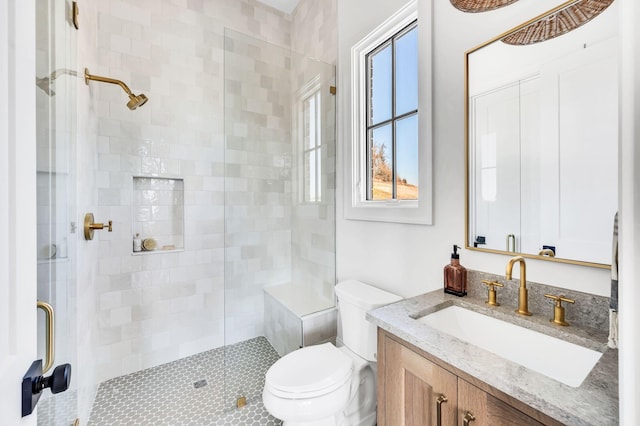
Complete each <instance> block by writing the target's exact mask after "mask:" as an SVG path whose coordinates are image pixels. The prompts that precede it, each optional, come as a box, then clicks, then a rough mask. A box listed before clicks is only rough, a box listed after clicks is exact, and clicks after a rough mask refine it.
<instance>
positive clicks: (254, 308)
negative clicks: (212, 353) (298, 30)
mask: <svg viewBox="0 0 640 426" xmlns="http://www.w3.org/2000/svg"><path fill="white" fill-rule="evenodd" d="M224 63H225V96H224V100H225V175H224V178H225V185H224V189H225V282H224V308H225V312H224V323H225V325H224V340H225V354H224V356H225V360H224V365H225V386H224V388H225V390H224V392H225V398H224V401H225V410H226V411H228V412H229V413H230V414H229V415H233V412H234V411H235V412H236V413H237V412H241V411H242V410H247V409H248V410H250V411H251V413H252V416H253V418H254V419H255V418H257V417H261V418H266V417H267V416H268V415H267V413H266V411H265V410H264V408H263V406H262V390H263V387H264V376H265V373H266V371H267V370H268V368H269V367H270V366H271V365H272V364H273V363H274V362H275V361H276V360H277V359H278V358H279V357H280V356H282V355H284V353H285V352H286V351H283V350H281V348H280V346H281V345H280V343H281V340H280V339H282V340H283V341H286V343H287V344H288V347H289V348H292V349H297V348H299V347H300V346H302V345H303V340H304V331H303V326H302V316H303V315H304V314H309V313H312V312H315V310H319V309H326V308H331V307H332V306H333V305H334V296H333V288H334V284H335V98H334V96H333V93H332V89H331V86H332V85H333V84H334V81H335V67H333V66H332V65H329V64H325V63H321V62H318V61H314V60H311V59H308V58H305V57H304V56H303V55H298V54H295V53H292V52H291V50H290V49H288V48H284V47H281V46H277V45H274V44H270V43H267V42H265V41H262V40H258V39H255V38H253V37H250V36H248V35H245V34H242V33H238V32H235V31H232V30H229V29H227V30H225V59H224ZM276 287H278V288H280V289H284V291H282V292H280V293H283V294H288V295H291V294H295V295H300V297H294V298H293V299H298V300H293V304H294V305H296V306H289V308H287V307H284V308H283V309H284V310H288V311H289V313H288V314H282V315H280V314H277V313H276V315H280V316H279V317H278V318H274V317H273V316H272V314H274V311H273V310H272V309H271V306H272V304H274V303H275V304H278V306H284V305H285V304H286V303H288V302H286V301H277V300H276V301H274V299H273V297H272V296H271V295H267V293H266V292H265V289H266V288H276ZM267 298H268V302H267ZM289 302H291V300H290V301H289ZM307 311H308V312H307ZM289 319H290V321H289ZM265 321H266V322H265ZM267 329H270V330H274V329H277V330H276V331H274V332H273V333H268V332H267ZM245 405H247V406H248V408H244V406H245ZM237 408H241V409H242V410H238V411H236V409H237ZM256 416H257V417H256Z"/></svg>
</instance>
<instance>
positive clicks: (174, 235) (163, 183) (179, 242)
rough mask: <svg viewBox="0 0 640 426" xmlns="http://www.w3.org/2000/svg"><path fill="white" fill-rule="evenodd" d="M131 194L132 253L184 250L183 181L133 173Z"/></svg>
mask: <svg viewBox="0 0 640 426" xmlns="http://www.w3.org/2000/svg"><path fill="white" fill-rule="evenodd" d="M132 197H133V199H132V202H131V210H132V211H131V215H132V218H131V227H132V232H133V235H132V237H133V241H132V242H133V244H132V253H133V254H134V255H140V254H151V253H165V252H168V251H181V250H184V180H183V179H180V178H169V177H156V176H154V177H150V176H134V177H133V195H132ZM138 239H139V240H140V241H139V242H137V241H135V240H138Z"/></svg>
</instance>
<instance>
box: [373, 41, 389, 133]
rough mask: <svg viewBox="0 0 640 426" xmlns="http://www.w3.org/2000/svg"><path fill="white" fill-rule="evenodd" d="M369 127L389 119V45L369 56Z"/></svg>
mask: <svg viewBox="0 0 640 426" xmlns="http://www.w3.org/2000/svg"><path fill="white" fill-rule="evenodd" d="M369 84H370V86H369V88H368V97H369V98H368V99H369V125H374V124H377V123H380V122H382V121H385V120H388V119H390V118H391V96H392V95H391V87H392V84H391V45H388V46H387V47H385V48H384V49H382V50H380V51H378V52H376V53H375V54H373V55H371V56H369Z"/></svg>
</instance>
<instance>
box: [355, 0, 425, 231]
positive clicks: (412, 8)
mask: <svg viewBox="0 0 640 426" xmlns="http://www.w3.org/2000/svg"><path fill="white" fill-rule="evenodd" d="M416 19H417V20H418V25H417V31H418V82H419V84H418V138H419V140H418V171H419V177H418V187H419V196H418V197H419V199H418V200H375V201H374V200H367V172H368V164H367V146H368V144H367V132H366V123H367V99H366V96H367V79H366V75H367V72H366V71H367V61H366V56H367V54H368V53H370V52H371V51H373V50H375V49H376V48H377V47H378V46H380V45H381V44H382V43H384V42H385V41H387V40H388V39H390V38H391V37H393V36H394V35H395V34H397V33H398V32H400V31H401V30H403V29H404V28H405V27H407V25H409V24H411V23H412V22H413V21H415V20H416ZM431 26H432V19H431V2H430V1H421V2H420V4H418V1H417V0H411V1H410V2H409V3H407V4H406V5H405V6H404V7H403V8H402V9H400V10H399V11H398V12H396V13H395V14H394V15H393V16H391V17H390V18H388V19H387V20H386V21H385V22H383V23H382V24H381V25H379V26H378V27H377V28H376V29H374V30H373V31H372V32H371V33H369V34H368V35H367V36H366V37H365V38H363V39H362V40H361V41H360V42H358V43H357V44H356V45H354V46H353V47H352V48H351V134H350V136H351V138H350V139H351V143H350V144H346V145H347V147H346V152H345V154H346V155H345V157H346V158H345V160H346V161H345V162H344V165H345V205H344V209H345V218H347V219H355V220H371V221H380V222H397V223H413V224H422V225H431V224H432V215H433V207H432V206H433V177H432V176H433V171H432V139H433V138H432V134H433V132H432V129H433V125H432V122H433V120H432V111H433V109H432V104H433V102H432V78H431V75H432V67H431V63H432V62H431V58H432V54H431V52H432V42H431V39H432V31H431Z"/></svg>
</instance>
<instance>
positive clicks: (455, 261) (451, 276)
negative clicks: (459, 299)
mask: <svg viewBox="0 0 640 426" xmlns="http://www.w3.org/2000/svg"><path fill="white" fill-rule="evenodd" d="M459 248H460V247H458V246H457V245H454V246H453V253H451V263H450V264H448V265H447V266H445V267H444V292H445V293H449V294H455V295H456V296H466V295H467V270H466V269H465V267H464V266H462V265H461V264H460V255H459V254H458V249H459Z"/></svg>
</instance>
